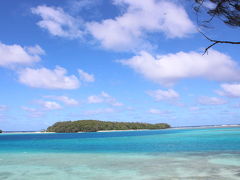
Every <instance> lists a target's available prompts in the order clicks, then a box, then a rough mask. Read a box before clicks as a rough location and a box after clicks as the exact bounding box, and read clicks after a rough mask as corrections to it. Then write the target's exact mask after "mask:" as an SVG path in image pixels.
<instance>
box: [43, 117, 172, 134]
mask: <svg viewBox="0 0 240 180" xmlns="http://www.w3.org/2000/svg"><path fill="white" fill-rule="evenodd" d="M166 128H170V125H168V124H166V123H158V124H149V123H137V122H109V121H98V120H79V121H63V122H56V123H55V124H53V125H52V126H50V127H48V128H47V132H56V133H76V132H96V131H104V130H137V129H166Z"/></svg>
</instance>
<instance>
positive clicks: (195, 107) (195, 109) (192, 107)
mask: <svg viewBox="0 0 240 180" xmlns="http://www.w3.org/2000/svg"><path fill="white" fill-rule="evenodd" d="M189 110H190V111H199V110H200V107H198V106H191V107H189Z"/></svg>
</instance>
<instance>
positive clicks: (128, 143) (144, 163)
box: [0, 128, 240, 180]
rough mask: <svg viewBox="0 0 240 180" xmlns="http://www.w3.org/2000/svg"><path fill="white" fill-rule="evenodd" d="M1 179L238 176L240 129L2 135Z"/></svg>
mask: <svg viewBox="0 0 240 180" xmlns="http://www.w3.org/2000/svg"><path fill="white" fill-rule="evenodd" d="M0 179H1V180H2V179H8V180H28V179H29V180H30V179H50V180H54V179H69V180H70V179H73V180H75V179H76V180H77V179H80V180H81V179H83V180H85V179H86V180H92V179H93V180H95V179H96V180H97V179H98V180H101V179H106V180H108V179H111V180H115V179H116V180H120V179H130V180H135V179H136V180H137V179H139V180H190V179H191V180H198V179H199V180H237V179H238V180H239V179H240V128H215V129H185V130H184V129H181V130H174V129H171V130H152V131H125V132H98V133H76V134H57V133H56V134H1V135H0Z"/></svg>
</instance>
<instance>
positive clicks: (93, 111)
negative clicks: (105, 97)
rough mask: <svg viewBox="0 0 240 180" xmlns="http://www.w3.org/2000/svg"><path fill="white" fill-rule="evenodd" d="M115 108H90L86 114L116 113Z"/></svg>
mask: <svg viewBox="0 0 240 180" xmlns="http://www.w3.org/2000/svg"><path fill="white" fill-rule="evenodd" d="M114 112H115V110H114V109H112V108H103V109H96V110H90V111H86V112H85V113H84V114H86V115H95V114H106V113H107V114H108V113H114Z"/></svg>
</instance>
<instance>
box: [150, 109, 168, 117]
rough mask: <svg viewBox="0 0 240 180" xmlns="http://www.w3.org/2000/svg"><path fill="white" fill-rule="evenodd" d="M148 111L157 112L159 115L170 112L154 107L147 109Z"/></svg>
mask: <svg viewBox="0 0 240 180" xmlns="http://www.w3.org/2000/svg"><path fill="white" fill-rule="evenodd" d="M148 112H149V113H151V114H159V115H166V114H169V113H170V112H169V111H162V110H159V109H154V108H152V109H149V111H148Z"/></svg>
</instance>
